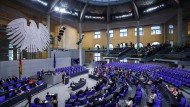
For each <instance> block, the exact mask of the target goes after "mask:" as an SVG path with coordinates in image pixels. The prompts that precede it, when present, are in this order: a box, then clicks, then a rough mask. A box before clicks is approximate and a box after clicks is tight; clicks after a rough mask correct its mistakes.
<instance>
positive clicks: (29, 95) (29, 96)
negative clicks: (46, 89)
mask: <svg viewBox="0 0 190 107" xmlns="http://www.w3.org/2000/svg"><path fill="white" fill-rule="evenodd" d="M26 98H27V100H28V102H27V103H26V105H27V104H29V106H30V103H31V100H32V95H31V93H30V90H28V91H27V92H26ZM26 105H25V107H26Z"/></svg>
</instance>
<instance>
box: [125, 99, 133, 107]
mask: <svg viewBox="0 0 190 107" xmlns="http://www.w3.org/2000/svg"><path fill="white" fill-rule="evenodd" d="M126 103H127V105H126V107H133V98H131V97H129V98H128V101H127V102H126Z"/></svg>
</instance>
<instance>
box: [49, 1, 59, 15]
mask: <svg viewBox="0 0 190 107" xmlns="http://www.w3.org/2000/svg"><path fill="white" fill-rule="evenodd" d="M58 2H60V0H54V1H53V3H52V4H51V6H50V9H49V11H48V13H50V12H52V11H53V9H54V7H55V6H56V5H57V3H58Z"/></svg>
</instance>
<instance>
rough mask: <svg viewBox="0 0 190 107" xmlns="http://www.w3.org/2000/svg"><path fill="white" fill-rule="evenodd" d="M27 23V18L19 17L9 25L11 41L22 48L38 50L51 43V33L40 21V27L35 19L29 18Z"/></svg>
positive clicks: (32, 50)
mask: <svg viewBox="0 0 190 107" xmlns="http://www.w3.org/2000/svg"><path fill="white" fill-rule="evenodd" d="M29 22H30V25H29V26H28V25H27V20H26V19H25V18H18V19H15V20H13V21H11V22H10V23H8V25H7V32H8V33H7V35H8V36H9V37H8V39H10V40H11V41H10V43H11V44H13V46H16V48H19V49H20V50H27V52H37V51H41V52H42V51H43V50H45V49H46V48H47V47H48V45H49V43H50V35H49V31H48V30H47V28H46V27H45V26H44V25H43V24H42V23H39V25H38V27H37V25H36V23H35V21H34V20H29Z"/></svg>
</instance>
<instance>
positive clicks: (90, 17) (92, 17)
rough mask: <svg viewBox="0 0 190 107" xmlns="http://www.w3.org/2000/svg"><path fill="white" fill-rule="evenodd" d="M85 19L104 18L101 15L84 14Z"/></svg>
mask: <svg viewBox="0 0 190 107" xmlns="http://www.w3.org/2000/svg"><path fill="white" fill-rule="evenodd" d="M85 18H87V19H104V17H102V16H85Z"/></svg>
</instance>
